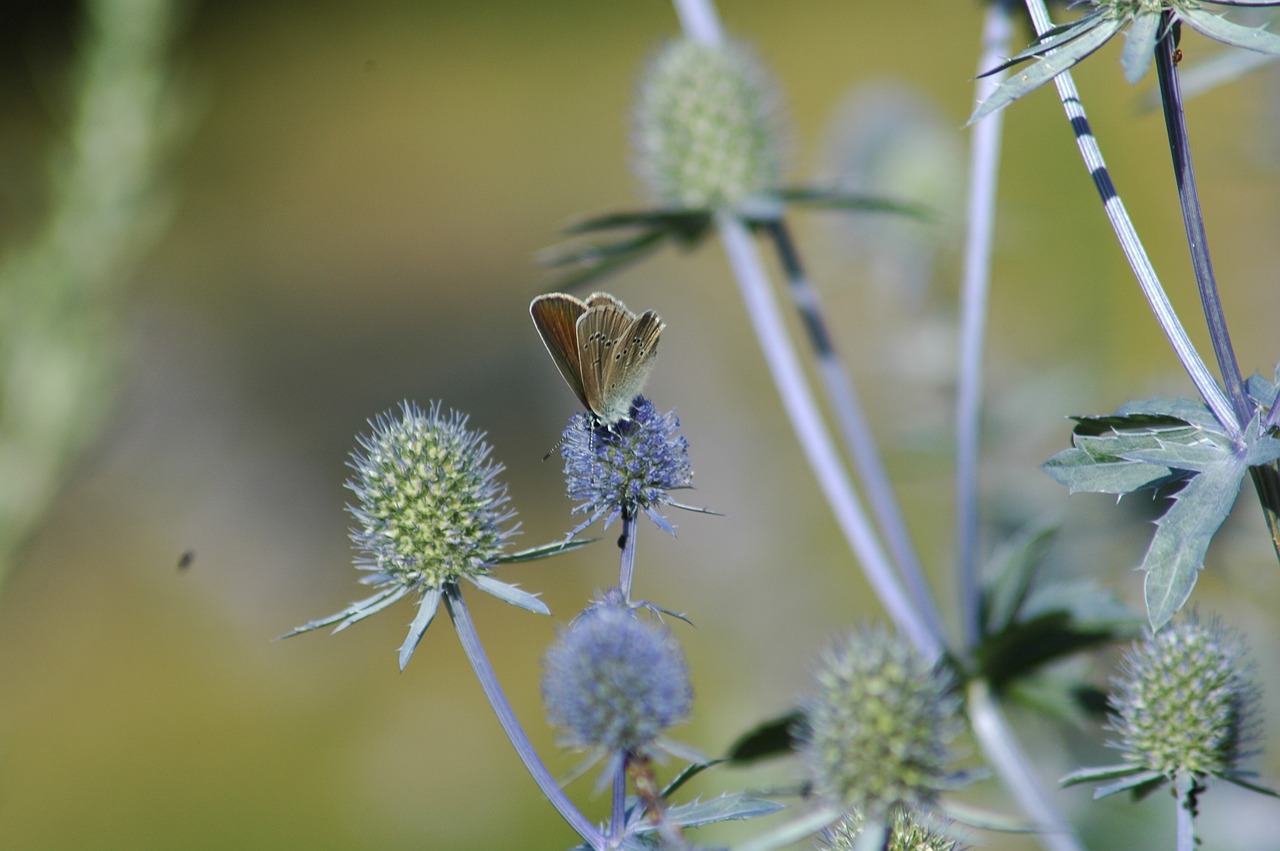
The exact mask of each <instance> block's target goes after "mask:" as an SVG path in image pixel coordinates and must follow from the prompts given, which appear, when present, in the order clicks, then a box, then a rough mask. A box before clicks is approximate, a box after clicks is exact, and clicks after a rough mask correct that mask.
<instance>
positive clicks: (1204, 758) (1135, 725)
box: [1110, 618, 1258, 779]
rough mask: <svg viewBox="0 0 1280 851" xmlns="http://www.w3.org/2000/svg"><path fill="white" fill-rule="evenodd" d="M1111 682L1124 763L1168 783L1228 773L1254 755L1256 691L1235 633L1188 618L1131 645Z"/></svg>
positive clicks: (1114, 722)
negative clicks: (1180, 778) (1181, 777)
mask: <svg viewBox="0 0 1280 851" xmlns="http://www.w3.org/2000/svg"><path fill="white" fill-rule="evenodd" d="M1121 671H1122V673H1121V675H1120V676H1119V677H1117V678H1115V679H1114V680H1113V682H1112V685H1113V690H1112V694H1111V696H1110V703H1111V708H1112V713H1113V714H1112V716H1111V723H1110V729H1111V730H1112V731H1114V732H1116V733H1118V734H1119V735H1120V741H1119V742H1116V743H1113V747H1117V748H1119V749H1120V750H1122V751H1124V756H1125V759H1126V760H1128V761H1130V762H1132V763H1134V764H1136V765H1139V766H1141V767H1143V768H1145V769H1149V770H1152V771H1159V772H1161V773H1162V774H1164V775H1165V776H1166V777H1168V778H1170V779H1173V778H1175V777H1177V776H1178V775H1184V776H1185V775H1192V776H1196V777H1203V776H1205V775H1209V774H1215V775H1223V774H1230V773H1231V772H1233V771H1234V770H1235V768H1236V767H1237V764H1238V762H1239V761H1240V759H1242V758H1243V757H1245V756H1248V755H1249V754H1250V753H1251V751H1250V750H1248V748H1247V746H1248V744H1249V743H1250V742H1251V741H1252V740H1253V737H1254V735H1255V733H1256V729H1255V728H1256V726H1257V704H1258V691H1257V688H1256V686H1255V685H1254V684H1253V683H1252V681H1251V680H1250V677H1249V666H1248V665H1247V664H1246V662H1245V659H1244V647H1243V644H1242V643H1241V641H1240V639H1239V637H1238V635H1237V634H1236V633H1235V632H1234V631H1232V630H1229V629H1227V628H1225V627H1223V626H1221V625H1219V624H1217V623H1207V624H1202V623H1199V622H1198V621H1197V620H1196V619H1195V618H1187V619H1185V620H1181V621H1179V622H1177V623H1174V624H1170V625H1169V626H1167V627H1165V628H1164V629H1162V630H1160V632H1158V633H1156V634H1155V635H1153V636H1151V637H1149V638H1146V639H1144V640H1142V641H1140V642H1138V643H1136V644H1135V645H1134V646H1133V648H1132V649H1131V650H1130V651H1128V652H1127V653H1126V654H1125V656H1124V658H1123V660H1122V661H1121Z"/></svg>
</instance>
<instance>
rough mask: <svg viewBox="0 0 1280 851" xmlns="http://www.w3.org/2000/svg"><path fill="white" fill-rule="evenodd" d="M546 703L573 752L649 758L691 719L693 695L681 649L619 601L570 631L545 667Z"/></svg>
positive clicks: (598, 607)
mask: <svg viewBox="0 0 1280 851" xmlns="http://www.w3.org/2000/svg"><path fill="white" fill-rule="evenodd" d="M543 666H544V674H543V678H542V697H543V701H544V703H545V704H546V707H547V717H548V719H549V720H550V722H551V723H552V725H554V726H556V727H559V728H561V729H563V730H564V742H565V744H566V745H568V746H570V747H576V748H587V749H592V750H597V751H599V752H601V753H605V754H609V755H611V756H613V757H614V758H615V759H616V758H622V757H630V756H635V757H639V758H650V757H653V756H655V755H656V750H657V749H658V748H661V747H662V743H661V742H660V740H659V737H660V736H661V734H662V732H663V731H664V730H666V729H667V728H668V727H670V726H672V725H673V724H677V723H679V722H681V721H684V720H685V719H686V718H687V717H688V715H689V708H690V705H691V703H692V701H693V690H692V688H691V687H690V685H689V670H688V667H687V666H686V664H685V659H684V653H683V651H681V649H680V645H679V643H678V642H677V641H676V639H675V637H674V636H673V635H672V634H671V632H670V630H668V629H667V628H666V627H665V626H662V625H661V624H659V623H656V622H654V621H650V620H645V619H642V618H641V617H640V616H639V614H638V613H637V611H636V610H635V609H634V608H632V607H630V606H627V605H626V604H625V603H623V602H622V600H621V597H620V595H615V596H614V597H612V598H606V599H605V600H602V601H598V602H596V603H595V604H593V605H592V606H590V607H588V609H587V610H586V611H584V612H583V613H582V615H581V616H579V617H578V619H577V620H575V621H574V622H573V624H572V625H571V626H569V627H568V628H567V629H565V630H563V631H562V632H561V633H560V636H559V638H558V640H557V641H556V643H555V644H554V645H552V647H551V649H550V650H548V651H547V655H546V658H545V660H544V661H543Z"/></svg>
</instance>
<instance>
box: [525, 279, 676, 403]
mask: <svg viewBox="0 0 1280 851" xmlns="http://www.w3.org/2000/svg"><path fill="white" fill-rule="evenodd" d="M529 313H530V315H531V316H533V324H534V325H535V326H536V327H537V329H538V333H539V334H540V335H542V342H543V344H544V345H545V346H546V347H547V351H548V352H550V353H551V359H552V360H554V361H555V362H556V367H557V368H558V369H559V370H560V375H562V376H563V377H564V380H565V383H566V384H568V385H569V389H570V390H572V391H573V392H574V394H575V395H576V396H577V397H578V400H579V401H580V402H582V404H583V407H585V408H586V409H587V410H588V411H590V412H591V414H592V415H593V416H594V417H595V418H596V420H597V421H598V422H600V423H601V424H603V425H605V426H610V427H611V426H614V425H616V424H617V423H619V422H621V421H622V420H625V419H627V417H628V415H629V414H630V412H631V402H632V400H633V399H634V398H635V397H636V395H637V394H639V392H640V388H641V387H643V386H644V382H645V379H646V378H648V377H649V373H650V372H651V371H652V370H653V358H654V355H656V354H657V352H658V335H659V334H661V333H662V329H663V328H665V327H666V323H665V322H663V321H662V320H661V319H660V318H659V317H658V314H657V313H655V312H653V311H652V310H646V311H645V312H644V313H642V314H640V315H639V316H637V315H636V314H634V313H632V312H631V311H630V310H627V306H626V305H624V304H623V303H622V302H620V301H618V300H617V299H616V298H614V297H613V296H611V295H609V294H608V293H592V294H591V295H589V296H588V297H587V300H586V301H583V300H582V299H579V298H575V297H574V296H571V295H568V294H566V293H548V294H547V295H540V296H538V297H537V298H535V299H534V300H533V301H532V302H530V304H529Z"/></svg>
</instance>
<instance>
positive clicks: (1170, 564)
mask: <svg viewBox="0 0 1280 851" xmlns="http://www.w3.org/2000/svg"><path fill="white" fill-rule="evenodd" d="M1246 469H1248V468H1247V467H1246V466H1245V463H1244V459H1243V458H1240V457H1238V456H1230V457H1228V458H1225V459H1223V460H1222V462H1221V463H1220V464H1219V465H1218V466H1217V467H1214V468H1211V469H1207V470H1205V471H1203V472H1201V473H1200V474H1199V475H1197V476H1196V477H1195V478H1193V479H1192V480H1191V481H1190V482H1188V483H1187V484H1186V485H1185V486H1184V487H1183V488H1182V489H1181V490H1180V491H1178V493H1176V494H1175V495H1174V497H1173V499H1174V503H1173V505H1172V506H1171V507H1170V508H1169V510H1168V511H1167V512H1166V513H1165V515H1164V516H1163V517H1161V518H1160V519H1159V520H1157V521H1156V533H1155V535H1154V536H1153V537H1152V539H1151V545H1150V546H1149V547H1148V548H1147V554H1146V556H1144V557H1143V559H1142V570H1143V571H1144V572H1146V574H1147V576H1146V580H1145V581H1144V583H1143V596H1144V597H1145V599H1146V603H1147V619H1148V620H1149V621H1150V623H1151V628H1152V629H1153V630H1158V629H1160V627H1162V626H1164V625H1165V624H1166V623H1168V622H1169V619H1170V618H1172V617H1173V616H1174V614H1175V613H1176V612H1177V611H1178V610H1179V609H1181V608H1182V606H1183V604H1184V603H1186V601H1187V598H1188V597H1190V596H1191V589H1192V588H1193V587H1195V584H1196V578H1197V576H1198V575H1199V573H1200V570H1201V569H1202V568H1203V567H1204V557H1205V553H1206V552H1207V551H1208V549H1209V542H1210V541H1211V540H1212V539H1213V536H1214V533H1216V532H1217V531H1218V528H1219V527H1220V526H1221V525H1222V522H1223V521H1224V520H1226V519H1227V514H1229V513H1230V511H1231V506H1232V505H1234V504H1235V501H1236V497H1237V496H1239V494H1240V484H1241V482H1242V481H1243V479H1244V474H1245V470H1246Z"/></svg>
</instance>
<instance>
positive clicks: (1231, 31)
mask: <svg viewBox="0 0 1280 851" xmlns="http://www.w3.org/2000/svg"><path fill="white" fill-rule="evenodd" d="M1178 17H1179V18H1180V19H1181V20H1183V21H1185V22H1186V24H1187V26H1189V27H1191V28H1192V29H1193V30H1195V31H1196V32H1198V33H1200V34H1201V35H1203V36H1206V37H1208V38H1212V39H1214V40H1216V41H1220V42H1223V43H1224V44H1230V45H1233V46H1235V47H1243V48H1244V49H1245V50H1256V51H1258V52H1259V53H1274V54H1280V35H1276V34H1275V33H1272V32H1267V31H1266V30H1264V29H1261V28H1259V27H1242V26H1240V25H1239V24H1233V23H1232V22H1231V21H1228V20H1227V19H1226V18H1224V17H1222V16H1220V15H1215V14H1213V13H1212V12H1207V11H1205V10H1204V9H1182V10H1180V11H1179V12H1178Z"/></svg>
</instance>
